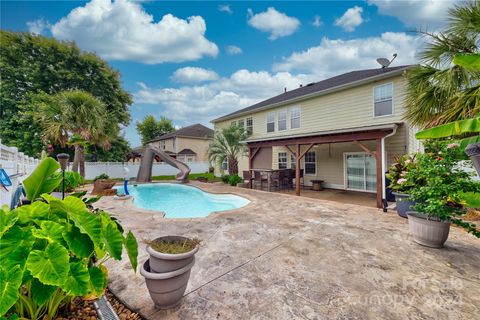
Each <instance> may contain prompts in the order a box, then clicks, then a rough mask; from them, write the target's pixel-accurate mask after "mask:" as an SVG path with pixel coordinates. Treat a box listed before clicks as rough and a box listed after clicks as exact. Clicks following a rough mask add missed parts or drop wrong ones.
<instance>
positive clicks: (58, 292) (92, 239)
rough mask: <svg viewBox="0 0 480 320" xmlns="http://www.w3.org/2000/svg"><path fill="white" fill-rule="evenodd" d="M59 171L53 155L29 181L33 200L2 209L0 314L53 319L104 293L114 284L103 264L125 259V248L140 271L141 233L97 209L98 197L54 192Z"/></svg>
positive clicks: (0, 218)
mask: <svg viewBox="0 0 480 320" xmlns="http://www.w3.org/2000/svg"><path fill="white" fill-rule="evenodd" d="M58 169H59V165H58V163H57V162H56V161H55V160H53V159H52V158H46V159H45V160H43V161H42V162H41V163H40V164H39V165H38V166H37V168H36V169H35V170H34V172H33V173H32V174H31V175H30V177H28V178H27V179H25V181H24V185H25V189H26V191H27V197H28V199H30V200H31V201H32V204H30V205H25V206H21V207H18V208H17V209H15V210H13V211H10V210H9V209H8V207H6V206H4V207H3V208H2V209H0V221H1V222H2V223H1V224H0V242H1V244H2V246H1V250H0V261H2V263H1V264H0V288H1V290H0V317H1V316H4V315H9V314H15V315H17V316H18V317H20V318H21V319H25V318H27V319H49V320H50V319H54V318H55V316H56V314H57V312H58V310H59V309H60V308H64V307H67V306H68V304H69V303H70V301H72V299H73V298H75V297H83V296H92V295H93V296H100V295H102V294H103V292H104V291H105V289H106V287H107V284H108V271H107V268H106V267H105V266H104V265H103V263H104V262H105V261H107V260H108V259H110V258H113V259H116V260H121V258H122V251H123V248H125V249H126V252H127V254H128V257H129V259H130V264H131V265H132V267H133V269H134V270H136V267H137V255H138V243H137V241H136V239H135V236H134V235H133V234H132V232H130V231H129V232H128V233H126V234H124V233H123V228H122V227H121V225H119V223H118V221H117V220H115V219H112V218H111V217H110V216H109V214H108V213H106V212H104V211H101V210H93V209H91V208H92V207H91V203H93V202H94V201H95V200H96V199H98V198H90V199H81V198H80V197H81V196H83V195H84V193H79V194H77V195H78V196H79V197H76V196H68V197H66V198H65V200H59V199H57V198H55V197H52V196H51V195H49V194H48V193H49V192H51V191H52V190H54V189H55V188H56V187H58V185H59V184H60V183H61V179H57V177H56V176H55V174H54V173H55V172H56V171H57V170H58ZM36 199H41V200H37V201H35V200H36Z"/></svg>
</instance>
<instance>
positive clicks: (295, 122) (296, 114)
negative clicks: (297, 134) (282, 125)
mask: <svg viewBox="0 0 480 320" xmlns="http://www.w3.org/2000/svg"><path fill="white" fill-rule="evenodd" d="M298 128H300V107H293V108H292V109H290V129H298Z"/></svg>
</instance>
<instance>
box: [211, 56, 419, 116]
mask: <svg viewBox="0 0 480 320" xmlns="http://www.w3.org/2000/svg"><path fill="white" fill-rule="evenodd" d="M410 67H412V66H411V65H405V66H398V67H391V68H385V69H382V68H377V69H366V70H357V71H351V72H348V73H344V74H341V75H338V76H335V77H332V78H328V79H325V80H322V81H319V82H313V83H310V84H307V85H305V86H303V87H300V88H298V89H295V90H291V91H287V92H285V93H282V94H279V95H277V96H275V97H272V98H269V99H267V100H263V101H261V102H258V103H256V104H254V105H251V106H249V107H246V108H243V109H240V110H237V111H235V112H232V113H229V114H227V115H225V116H222V117H220V118H217V119H215V120H213V122H215V121H218V120H223V119H224V118H230V117H232V116H235V115H237V114H242V113H244V112H248V111H253V110H256V109H260V108H263V107H267V106H269V105H274V104H278V103H281V102H284V101H288V100H292V99H295V98H300V97H302V96H307V95H310V94H313V93H320V92H322V91H325V90H328V89H333V88H336V87H340V86H343V85H347V84H350V83H353V82H356V81H361V80H366V79H368V78H371V77H376V76H380V75H382V74H388V73H391V72H394V71H399V70H406V69H409V68H410ZM395 74H396V73H395Z"/></svg>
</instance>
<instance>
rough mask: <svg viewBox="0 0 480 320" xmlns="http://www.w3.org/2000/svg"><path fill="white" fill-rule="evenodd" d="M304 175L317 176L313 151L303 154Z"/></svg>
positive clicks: (315, 156)
mask: <svg viewBox="0 0 480 320" xmlns="http://www.w3.org/2000/svg"><path fill="white" fill-rule="evenodd" d="M305 174H310V175H316V174H317V154H316V153H315V151H309V152H307V153H306V154H305Z"/></svg>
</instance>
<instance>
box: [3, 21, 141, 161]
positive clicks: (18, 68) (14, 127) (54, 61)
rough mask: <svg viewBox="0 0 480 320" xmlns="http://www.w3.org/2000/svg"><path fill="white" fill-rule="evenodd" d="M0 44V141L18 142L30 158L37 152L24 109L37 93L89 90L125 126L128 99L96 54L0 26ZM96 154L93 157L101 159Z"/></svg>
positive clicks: (36, 135) (35, 132)
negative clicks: (2, 28) (6, 29)
mask: <svg viewBox="0 0 480 320" xmlns="http://www.w3.org/2000/svg"><path fill="white" fill-rule="evenodd" d="M0 47H1V48H2V50H1V53H0V73H1V74H2V81H1V82H0V136H1V137H2V143H5V144H7V145H13V146H17V147H18V148H19V149H20V150H21V151H22V152H25V153H26V154H28V155H30V156H37V157H38V156H39V155H40V152H41V150H42V147H43V141H42V139H41V128H40V126H39V125H38V123H36V122H35V121H33V120H32V115H31V114H29V113H27V112H26V111H29V110H32V109H33V108H35V106H36V105H35V104H34V103H33V102H34V101H33V99H35V96H36V95H37V94H39V93H45V94H49V95H52V94H56V93H59V92H61V91H65V90H83V91H86V92H89V93H91V94H92V95H93V96H95V97H97V98H98V99H99V100H100V101H101V102H103V103H104V104H105V106H106V109H107V110H108V114H109V116H110V117H111V118H110V119H111V121H112V123H113V124H116V125H119V124H120V125H128V123H129V121H130V115H129V111H128V106H129V105H130V104H131V103H132V99H131V97H130V95H129V94H128V93H127V92H126V91H125V90H124V89H123V88H122V86H121V82H120V74H119V73H118V72H117V71H115V70H113V69H112V68H111V67H110V66H109V65H108V64H107V63H106V62H105V61H103V60H102V59H100V58H99V57H98V56H96V55H95V54H93V53H88V52H83V51H81V50H79V49H78V47H77V46H76V45H75V44H74V43H71V42H59V41H57V40H55V39H53V38H47V37H43V36H38V35H32V34H29V33H18V32H10V31H3V30H1V31H0ZM113 147H115V148H116V147H117V146H116V145H113ZM125 154H126V153H124V154H123V156H122V157H121V159H123V158H124V156H125ZM100 156H101V155H100ZM100 156H99V159H98V160H102V158H101V157H100ZM121 159H118V160H121Z"/></svg>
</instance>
